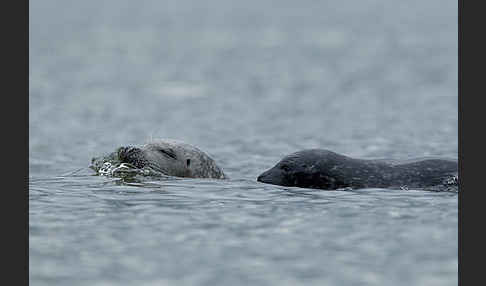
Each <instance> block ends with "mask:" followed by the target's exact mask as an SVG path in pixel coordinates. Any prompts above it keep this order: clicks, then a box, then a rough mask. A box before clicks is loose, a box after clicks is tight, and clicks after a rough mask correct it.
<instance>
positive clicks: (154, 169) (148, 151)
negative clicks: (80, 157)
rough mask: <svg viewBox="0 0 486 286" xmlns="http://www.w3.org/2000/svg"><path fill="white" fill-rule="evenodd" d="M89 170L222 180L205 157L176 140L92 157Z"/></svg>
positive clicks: (214, 165)
mask: <svg viewBox="0 0 486 286" xmlns="http://www.w3.org/2000/svg"><path fill="white" fill-rule="evenodd" d="M90 167H91V168H92V169H94V170H95V171H97V172H98V173H99V174H102V175H103V174H108V175H114V176H117V175H121V176H125V175H137V174H140V175H149V176H150V175H156V174H162V175H165V176H174V177H186V178H214V179H224V178H226V176H225V174H224V173H223V170H222V169H221V168H220V167H219V166H218V165H217V164H216V162H215V161H214V160H213V159H212V158H211V157H209V156H208V155H207V154H206V153H204V152H203V151H201V150H199V149H198V148H196V147H194V146H192V145H189V144H186V143H183V142H180V141H176V140H155V141H152V142H150V143H147V144H145V145H143V146H141V147H134V146H125V147H120V148H118V149H117V150H116V151H115V152H112V153H110V154H108V155H107V156H102V157H95V158H93V159H92V161H91V166H90Z"/></svg>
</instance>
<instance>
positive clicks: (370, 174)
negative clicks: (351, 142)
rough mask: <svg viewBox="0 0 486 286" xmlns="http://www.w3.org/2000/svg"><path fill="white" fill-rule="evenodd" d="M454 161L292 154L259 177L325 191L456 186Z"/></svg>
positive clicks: (311, 152) (320, 152) (318, 152)
mask: <svg viewBox="0 0 486 286" xmlns="http://www.w3.org/2000/svg"><path fill="white" fill-rule="evenodd" d="M457 170H458V164H457V162H456V161H453V160H447V159H416V160H408V161H391V160H364V159H354V158H350V157H347V156H344V155H340V154H337V153H334V152H331V151H328V150H322V149H311V150H304V151H299V152H296V153H293V154H291V155H288V156H286V157H285V158H283V159H282V160H281V161H280V162H278V163H277V164H276V165H275V166H274V167H273V168H271V169H270V170H268V171H266V172H264V173H262V174H261V175H260V176H258V178H257V180H258V181H259V182H262V183H267V184H274V185H280V186H294V187H302V188H314V189H324V190H336V189H343V188H353V189H359V188H414V189H430V190H440V189H441V187H442V186H444V187H447V186H450V185H455V186H457Z"/></svg>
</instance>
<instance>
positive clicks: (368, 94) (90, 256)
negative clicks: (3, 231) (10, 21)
mask: <svg viewBox="0 0 486 286" xmlns="http://www.w3.org/2000/svg"><path fill="white" fill-rule="evenodd" d="M29 18H30V23H29V29H30V33H29V40H30V48H29V61H30V63H29V171H30V174H29V177H30V179H29V280H30V283H31V284H32V285H457V263H458V260H457V242H458V240H457V222H458V220H457V213H458V212H457V206H458V204H457V194H454V193H435V192H425V191H418V190H408V191H404V190H383V189H365V190H356V191H332V192H328V191H320V190H310V189H299V188H286V187H280V186H273V185H266V184H262V183H258V182H256V180H255V179H256V177H257V176H258V175H259V174H260V173H261V172H263V171H264V170H266V169H268V168H270V167H272V166H273V165H274V164H275V163H276V162H277V161H279V160H280V159H281V158H282V157H283V156H285V155H287V154H289V153H292V152H295V151H298V150H302V149H307V148H325V149H329V150H333V151H335V152H338V153H342V154H345V155H348V156H352V157H359V158H410V157H420V156H444V157H452V158H454V157H455V158H457V2H454V1H438V0H437V1H436V0H432V1H425V2H424V1H408V2H407V3H404V2H403V3H402V2H400V1H386V2H383V1H373V0H365V1H340V2H335V1H299V2H295V1H278V3H277V2H272V1H244V2H242V1H239V2H238V3H236V2H235V3H230V2H229V1H184V2H180V1H143V2H133V1H82V2H81V1H78V2H69V3H67V2H65V1H53V0H49V1H31V3H30V16H29ZM151 138H173V139H177V140H182V141H185V142H187V143H190V144H193V145H195V146H197V147H198V148H200V149H202V150H204V151H206V152H207V153H208V154H210V155H211V156H212V157H213V158H214V159H215V160H216V162H217V163H218V164H219V165H220V166H221V167H222V168H223V169H224V171H225V173H226V174H227V175H228V176H229V177H230V179H229V180H224V181H221V180H196V179H183V180H179V179H178V180H168V181H164V180H155V179H154V180H148V181H146V182H143V183H132V184H127V183H123V182H122V181H120V180H119V179H116V178H107V177H100V176H94V172H92V171H91V170H89V169H87V166H88V165H89V163H90V161H91V158H92V157H94V156H99V155H102V154H104V153H106V152H111V151H113V150H114V149H115V148H117V147H118V146H121V145H128V144H131V145H137V144H143V143H145V142H147V141H149V140H151Z"/></svg>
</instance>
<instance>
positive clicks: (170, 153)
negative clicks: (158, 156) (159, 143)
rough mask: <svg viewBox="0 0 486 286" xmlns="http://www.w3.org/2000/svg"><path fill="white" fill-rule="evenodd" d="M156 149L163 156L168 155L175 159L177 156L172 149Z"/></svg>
mask: <svg viewBox="0 0 486 286" xmlns="http://www.w3.org/2000/svg"><path fill="white" fill-rule="evenodd" d="M157 151H159V152H160V153H162V154H164V155H165V156H168V157H170V158H172V159H174V160H176V159H177V156H176V154H175V153H174V151H173V150H171V149H158V150H157Z"/></svg>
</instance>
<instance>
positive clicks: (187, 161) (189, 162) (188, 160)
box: [186, 159, 191, 167]
mask: <svg viewBox="0 0 486 286" xmlns="http://www.w3.org/2000/svg"><path fill="white" fill-rule="evenodd" d="M186 165H187V167H189V165H191V159H187V160H186Z"/></svg>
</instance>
